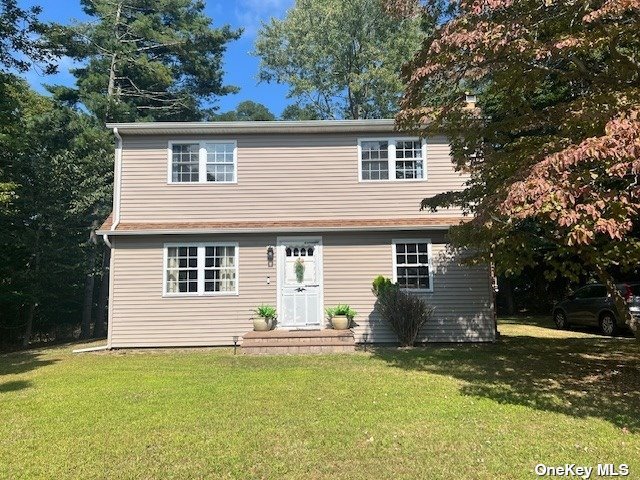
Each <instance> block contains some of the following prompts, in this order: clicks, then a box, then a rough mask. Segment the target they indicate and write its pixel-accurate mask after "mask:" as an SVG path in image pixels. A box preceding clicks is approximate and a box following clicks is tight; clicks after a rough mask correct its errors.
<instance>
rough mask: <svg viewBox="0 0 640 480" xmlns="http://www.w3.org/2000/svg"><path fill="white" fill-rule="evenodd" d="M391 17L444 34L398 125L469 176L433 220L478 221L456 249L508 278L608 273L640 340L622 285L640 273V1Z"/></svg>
mask: <svg viewBox="0 0 640 480" xmlns="http://www.w3.org/2000/svg"><path fill="white" fill-rule="evenodd" d="M388 7H389V10H390V11H391V12H392V13H393V14H396V15H428V16H434V15H438V16H439V20H440V25H441V26H440V28H439V29H438V30H437V31H436V33H435V34H434V35H432V36H430V37H429V38H428V39H427V41H426V42H425V43H424V44H423V46H422V48H421V50H420V51H419V52H417V54H416V56H415V58H414V59H413V60H412V61H411V62H409V63H408V65H407V67H406V69H405V72H404V80H405V85H406V90H405V95H404V98H403V102H402V111H401V112H400V114H399V115H398V116H397V122H398V125H399V126H400V128H402V129H404V130H410V131H417V132H419V133H420V134H422V135H427V134H431V133H435V132H438V133H445V134H446V135H448V136H449V138H450V139H451V147H452V155H453V158H454V161H455V163H456V165H457V167H458V168H459V169H461V170H465V171H467V172H468V173H469V174H470V180H469V181H468V183H467V186H466V188H465V189H464V190H462V191H456V192H446V193H443V194H441V195H437V196H435V197H432V198H427V199H425V200H424V201H423V208H431V209H436V208H440V207H446V206H451V205H460V206H462V207H463V208H465V209H466V210H467V211H468V212H469V213H470V214H473V217H474V218H473V221H472V222H470V223H468V224H466V225H464V226H461V227H456V229H454V230H453V231H452V237H453V240H454V242H455V244H457V245H458V246H463V247H472V249H473V250H474V251H475V252H477V253H476V254H475V255H474V257H473V258H474V260H475V261H477V262H486V261H494V262H495V263H496V267H497V268H498V270H499V271H501V272H504V273H507V274H510V273H517V272H519V271H521V270H522V269H523V268H524V267H526V266H531V265H535V264H543V265H545V266H547V267H548V272H549V274H550V275H553V274H556V273H558V272H560V273H562V274H563V275H567V276H569V277H577V275H578V274H581V273H584V272H592V273H595V275H596V276H597V277H598V278H599V279H600V281H601V282H603V283H604V284H605V285H606V286H607V288H608V290H609V293H610V294H611V296H612V297H613V299H614V301H615V302H616V305H617V307H618V311H619V312H620V314H621V316H623V318H621V319H619V320H620V321H624V322H625V323H627V324H628V325H629V326H630V327H631V328H632V329H633V330H634V332H635V333H636V338H640V337H639V335H640V332H638V328H637V325H636V323H635V321H634V318H633V317H632V315H631V314H630V313H629V311H628V309H627V308H625V303H624V302H625V299H624V298H623V296H622V294H621V292H620V291H619V290H618V289H617V288H616V285H615V281H614V276H613V275H612V272H614V271H615V272H620V271H622V272H624V271H625V270H629V269H633V268H637V267H638V265H640V228H639V223H640V222H639V217H640V185H639V182H640V35H639V34H638V32H640V0H598V1H590V0H587V1H582V2H576V1H558V0H536V1H531V0H522V1H518V2H514V1H512V0H464V1H453V2H446V1H438V0H433V1H428V2H422V3H421V2H418V1H412V0H388ZM465 91H472V92H473V93H475V94H477V96H478V108H469V105H468V104H465V102H464V101H462V100H463V99H464V93H465Z"/></svg>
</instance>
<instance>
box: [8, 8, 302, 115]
mask: <svg viewBox="0 0 640 480" xmlns="http://www.w3.org/2000/svg"><path fill="white" fill-rule="evenodd" d="M293 1H294V0H228V1H214V0H205V3H206V13H207V15H208V16H209V17H210V18H212V19H213V25H214V26H215V27H219V26H221V25H223V24H229V25H231V26H232V27H234V28H238V27H243V28H244V33H243V35H242V37H241V38H240V39H239V40H237V41H235V42H231V43H229V44H228V49H227V53H226V55H225V61H224V66H223V69H224V71H225V82H226V83H227V84H231V85H236V86H238V87H240V92H239V93H237V94H234V95H226V96H224V97H220V98H219V100H218V102H217V104H218V105H219V106H220V111H227V110H232V109H234V108H235V106H236V105H237V104H238V103H240V102H242V101H244V100H254V101H256V102H260V103H262V104H264V105H266V106H267V107H268V108H269V110H271V111H272V112H273V113H274V114H276V115H280V113H282V110H283V108H284V107H285V106H286V105H288V104H289V103H291V102H290V101H288V100H287V98H286V94H287V88H286V87H285V86H283V85H276V84H264V83H261V84H258V81H257V79H256V77H257V74H258V63H259V62H258V59H257V58H256V57H253V56H252V55H251V54H250V52H251V50H253V42H254V41H255V37H256V32H257V31H258V29H259V28H260V22H261V21H266V20H268V19H269V18H271V17H274V16H275V17H279V18H282V17H283V16H284V14H285V13H286V11H287V9H288V8H290V7H291V5H292V4H293ZM19 3H20V5H21V6H32V5H40V6H41V7H42V10H43V11H42V15H41V18H42V19H43V20H48V21H55V22H59V23H64V24H69V23H71V22H72V21H74V20H80V21H83V20H86V17H85V16H84V14H83V12H82V10H81V9H80V1H79V0H20V2H19ZM72 67H73V62H72V61H71V60H70V59H68V58H63V59H62V60H61V62H60V65H59V70H60V72H59V73H58V74H57V75H52V76H43V75H42V74H41V72H38V71H37V70H32V71H30V72H28V73H27V74H26V77H27V80H28V81H29V83H30V84H31V85H32V86H33V87H34V88H35V89H37V90H38V91H40V92H45V90H44V88H43V87H42V85H43V84H64V85H73V82H74V78H73V76H72V75H71V74H70V73H69V68H72Z"/></svg>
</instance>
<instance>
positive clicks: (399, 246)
mask: <svg viewBox="0 0 640 480" xmlns="http://www.w3.org/2000/svg"><path fill="white" fill-rule="evenodd" d="M393 265H394V272H393V280H394V282H396V283H397V284H398V285H399V286H400V288H404V289H407V290H415V291H432V290H433V271H432V268H431V242H430V241H429V240H413V239H409V240H394V241H393Z"/></svg>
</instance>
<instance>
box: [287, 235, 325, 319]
mask: <svg viewBox="0 0 640 480" xmlns="http://www.w3.org/2000/svg"><path fill="white" fill-rule="evenodd" d="M278 286H279V293H278V325H279V326H281V327H298V328H300V327H313V326H315V327H319V326H320V325H321V324H322V318H323V316H322V238H321V237H295V238H293V237H292V238H278Z"/></svg>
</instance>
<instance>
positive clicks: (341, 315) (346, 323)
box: [325, 304, 357, 330]
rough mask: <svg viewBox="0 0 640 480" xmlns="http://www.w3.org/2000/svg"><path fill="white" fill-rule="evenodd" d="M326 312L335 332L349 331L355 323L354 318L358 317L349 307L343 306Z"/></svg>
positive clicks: (331, 308) (328, 309)
mask: <svg viewBox="0 0 640 480" xmlns="http://www.w3.org/2000/svg"><path fill="white" fill-rule="evenodd" d="M325 312H326V314H327V317H328V318H329V321H331V326H332V327H333V328H334V329H335V330H347V329H348V328H349V327H350V326H351V324H352V323H353V317H355V316H356V315H357V312H356V311H355V310H352V309H351V307H350V306H349V305H343V304H340V305H336V306H335V307H330V308H327V309H326V310H325Z"/></svg>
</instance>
